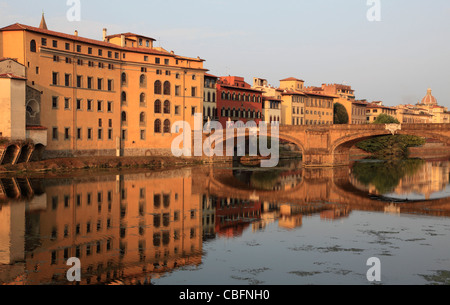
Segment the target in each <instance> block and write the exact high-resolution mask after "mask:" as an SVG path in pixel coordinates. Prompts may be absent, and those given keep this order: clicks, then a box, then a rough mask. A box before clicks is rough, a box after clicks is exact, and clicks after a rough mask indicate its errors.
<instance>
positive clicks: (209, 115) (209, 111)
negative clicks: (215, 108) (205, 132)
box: [208, 107, 211, 118]
mask: <svg viewBox="0 0 450 305" xmlns="http://www.w3.org/2000/svg"><path fill="white" fill-rule="evenodd" d="M208 118H211V108H209V107H208Z"/></svg>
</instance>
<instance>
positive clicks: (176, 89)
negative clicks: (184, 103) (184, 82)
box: [175, 86, 181, 96]
mask: <svg viewBox="0 0 450 305" xmlns="http://www.w3.org/2000/svg"><path fill="white" fill-rule="evenodd" d="M180 95H181V87H180V86H175V96H180Z"/></svg>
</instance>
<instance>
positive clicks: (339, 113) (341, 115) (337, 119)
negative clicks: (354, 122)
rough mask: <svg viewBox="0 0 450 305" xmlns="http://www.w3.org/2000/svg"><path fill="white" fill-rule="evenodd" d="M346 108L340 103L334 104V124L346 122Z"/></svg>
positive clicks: (347, 119)
mask: <svg viewBox="0 0 450 305" xmlns="http://www.w3.org/2000/svg"><path fill="white" fill-rule="evenodd" d="M348 122H349V118H348V113H347V109H345V107H344V105H342V104H341V103H336V104H334V124H348Z"/></svg>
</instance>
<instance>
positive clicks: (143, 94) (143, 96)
mask: <svg viewBox="0 0 450 305" xmlns="http://www.w3.org/2000/svg"><path fill="white" fill-rule="evenodd" d="M139 103H140V104H141V106H145V93H141V95H140V97H139Z"/></svg>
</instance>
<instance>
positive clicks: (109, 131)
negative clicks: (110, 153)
mask: <svg viewBox="0 0 450 305" xmlns="http://www.w3.org/2000/svg"><path fill="white" fill-rule="evenodd" d="M112 138H113V130H112V129H108V140H112Z"/></svg>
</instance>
